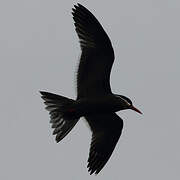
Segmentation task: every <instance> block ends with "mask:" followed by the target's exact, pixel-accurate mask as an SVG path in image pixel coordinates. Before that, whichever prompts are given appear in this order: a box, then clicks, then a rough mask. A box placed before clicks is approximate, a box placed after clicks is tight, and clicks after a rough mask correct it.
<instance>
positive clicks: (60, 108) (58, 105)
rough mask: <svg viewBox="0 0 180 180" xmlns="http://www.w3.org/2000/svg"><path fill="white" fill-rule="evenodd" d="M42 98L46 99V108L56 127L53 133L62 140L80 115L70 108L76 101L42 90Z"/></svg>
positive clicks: (58, 139) (57, 138)
mask: <svg viewBox="0 0 180 180" xmlns="http://www.w3.org/2000/svg"><path fill="white" fill-rule="evenodd" d="M40 93H41V95H42V96H41V97H42V99H43V100H44V101H45V102H44V104H45V105H46V110H48V111H49V114H50V119H51V120H50V123H52V126H51V127H52V128H53V129H54V131H53V135H56V141H57V142H59V141H61V140H62V139H63V138H64V137H65V136H66V135H67V134H68V133H69V132H70V131H71V129H72V128H73V127H74V126H75V125H76V123H77V122H78V120H79V117H77V116H75V115H73V114H72V113H69V111H68V110H69V109H70V108H72V107H73V106H74V104H75V101H74V100H72V99H69V98H66V97H63V96H59V95H56V94H52V93H49V92H43V91H40Z"/></svg>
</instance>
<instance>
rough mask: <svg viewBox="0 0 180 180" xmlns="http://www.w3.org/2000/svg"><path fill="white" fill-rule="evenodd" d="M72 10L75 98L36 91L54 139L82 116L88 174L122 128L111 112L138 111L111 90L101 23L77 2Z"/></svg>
mask: <svg viewBox="0 0 180 180" xmlns="http://www.w3.org/2000/svg"><path fill="white" fill-rule="evenodd" d="M72 14H73V19H74V22H75V23H74V25H75V29H76V32H77V35H78V37H79V39H80V46H81V50H82V54H81V58H80V63H79V68H78V73H77V99H76V100H73V99H69V98H66V97H63V96H60V95H56V94H52V93H48V92H42V91H41V92H40V93H41V94H42V98H43V99H44V100H45V104H46V109H47V110H48V111H49V113H50V118H51V121H50V123H52V128H54V132H53V134H54V135H56V141H57V142H59V141H60V140H62V139H63V138H64V137H65V136H66V135H67V134H68V133H69V132H70V131H71V129H72V128H73V127H74V126H75V125H76V123H77V122H78V120H79V118H80V117H82V116H83V117H85V119H86V120H87V122H88V124H89V126H90V129H91V131H92V140H91V147H90V153H89V159H88V168H89V171H90V174H92V173H96V174H98V173H99V172H100V171H101V169H102V168H103V167H104V165H105V164H106V163H107V161H108V159H109V158H110V156H111V154H112V152H113V150H114V148H115V146H116V143H117V141H118V139H119V137H120V135H121V132H122V128H123V120H122V119H121V118H120V117H119V116H118V115H117V114H116V113H115V112H117V111H120V110H124V109H133V110H135V111H137V112H139V113H141V112H140V111H139V110H138V109H136V108H135V107H134V106H133V105H132V102H131V100H130V99H129V98H127V97H125V96H122V95H117V94H113V93H112V91H111V87H110V73H111V68H112V65H113V62H114V50H113V48H112V45H111V41H110V39H109V37H108V36H107V34H106V32H105V31H104V29H103V28H102V26H101V24H100V23H99V22H98V20H97V19H96V18H95V16H94V15H93V14H92V13H91V12H90V11H89V10H87V9H86V8H85V7H84V6H82V5H80V4H78V5H75V6H74V8H73V12H72Z"/></svg>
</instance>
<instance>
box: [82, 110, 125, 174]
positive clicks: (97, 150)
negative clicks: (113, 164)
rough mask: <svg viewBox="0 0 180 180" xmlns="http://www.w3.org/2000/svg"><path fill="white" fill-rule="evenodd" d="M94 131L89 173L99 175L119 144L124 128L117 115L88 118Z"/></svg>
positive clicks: (105, 114)
mask: <svg viewBox="0 0 180 180" xmlns="http://www.w3.org/2000/svg"><path fill="white" fill-rule="evenodd" d="M85 118H86V120H87V121H88V123H89V125H90V128H91V130H92V133H93V134H92V140H91V146H90V153H89V158H88V171H89V172H90V174H93V173H95V174H98V173H99V172H100V171H101V170H102V168H103V167H104V166H105V164H106V163H107V161H108V160H109V158H110V157H111V154H112V152H113V150H114V148H115V146H116V144H117V141H118V139H119V137H120V135H121V132H122V128H123V121H122V119H121V118H120V117H119V116H118V115H117V114H115V113H104V114H97V115H92V116H86V117H85Z"/></svg>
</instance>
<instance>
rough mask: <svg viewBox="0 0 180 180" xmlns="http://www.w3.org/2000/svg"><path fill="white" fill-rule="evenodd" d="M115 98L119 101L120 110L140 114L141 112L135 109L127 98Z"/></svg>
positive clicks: (118, 96) (119, 96) (121, 96)
mask: <svg viewBox="0 0 180 180" xmlns="http://www.w3.org/2000/svg"><path fill="white" fill-rule="evenodd" d="M116 97H117V98H118V99H119V100H120V103H121V107H122V110H123V109H132V110H134V111H136V112H138V113H140V114H142V112H141V111H140V110H139V109H137V108H136V107H134V106H133V104H132V101H131V100H130V99H129V98H127V97H126V96H123V95H116Z"/></svg>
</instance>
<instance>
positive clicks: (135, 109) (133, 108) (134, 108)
mask: <svg viewBox="0 0 180 180" xmlns="http://www.w3.org/2000/svg"><path fill="white" fill-rule="evenodd" d="M130 109H132V110H134V111H136V112H138V113H140V114H142V112H141V111H140V110H139V109H137V108H136V107H134V106H133V105H132V106H131V107H130Z"/></svg>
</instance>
